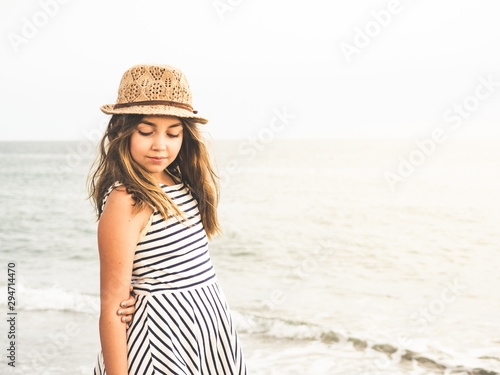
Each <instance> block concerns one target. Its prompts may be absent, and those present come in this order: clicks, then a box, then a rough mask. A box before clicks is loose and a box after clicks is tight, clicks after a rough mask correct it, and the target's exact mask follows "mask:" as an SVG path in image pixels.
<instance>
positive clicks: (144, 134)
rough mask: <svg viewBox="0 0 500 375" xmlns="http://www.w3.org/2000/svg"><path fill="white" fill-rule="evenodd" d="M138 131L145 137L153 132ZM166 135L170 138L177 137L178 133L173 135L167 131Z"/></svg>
mask: <svg viewBox="0 0 500 375" xmlns="http://www.w3.org/2000/svg"><path fill="white" fill-rule="evenodd" d="M138 132H139V134H140V135H143V136H145V137H147V136H148V135H151V134H153V132H149V133H145V132H141V131H140V130H138ZM167 135H168V136H169V137H170V138H179V134H177V135H174V134H168V133H167Z"/></svg>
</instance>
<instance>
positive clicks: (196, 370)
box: [90, 65, 246, 375]
mask: <svg viewBox="0 0 500 375" xmlns="http://www.w3.org/2000/svg"><path fill="white" fill-rule="evenodd" d="M101 110H102V111H103V112H105V113H107V114H112V115H113V116H112V118H111V120H110V122H109V125H108V127H107V130H106V133H105V135H104V138H103V140H102V142H101V146H100V159H99V161H98V164H97V167H96V169H95V171H94V173H93V174H92V176H91V180H90V181H91V184H90V190H91V197H92V198H93V201H94V203H95V205H96V208H97V211H98V217H99V225H98V246H99V256H100V275H101V276H100V278H101V315H100V319H99V331H100V336H101V347H102V351H101V353H100V354H99V356H98V360H97V364H96V367H95V370H94V374H107V375H127V374H129V375H148V374H156V375H157V374H183V375H188V374H203V375H208V374H214V375H215V374H217V375H222V374H238V375H239V374H246V367H245V363H244V361H243V357H242V353H241V347H240V344H239V341H238V336H237V334H236V331H235V327H234V324H233V322H232V320H231V316H230V313H229V309H228V306H227V304H226V301H225V299H224V295H223V293H222V291H221V289H220V286H219V284H218V282H217V279H216V276H215V273H214V269H213V267H212V264H211V261H210V257H209V253H208V242H207V237H208V238H210V237H211V236H213V235H215V234H217V233H218V232H219V223H218V220H217V212H216V207H217V199H218V188H217V183H216V176H215V174H214V172H213V170H212V168H211V166H210V160H209V155H208V153H207V149H206V148H205V145H204V143H203V140H202V136H201V134H200V131H199V129H198V124H200V123H201V124H205V123H206V122H207V120H206V119H204V118H202V117H199V116H197V115H196V114H197V112H196V111H193V108H192V105H191V92H190V89H189V85H188V82H187V80H186V78H185V76H184V74H183V73H182V72H181V71H180V70H179V69H177V68H175V67H172V66H168V65H137V66H134V67H132V68H131V69H129V70H127V71H126V72H125V74H124V75H123V78H122V80H121V83H120V87H119V90H118V100H117V103H116V104H114V105H113V104H112V105H105V106H103V107H101ZM130 283H132V285H133V288H134V293H135V295H136V299H137V302H136V305H135V307H136V312H135V314H134V318H133V320H132V322H131V323H130V328H129V329H128V330H126V328H125V325H124V324H123V323H122V322H121V321H120V320H119V319H117V318H116V306H118V304H119V303H120V301H122V300H124V299H126V298H127V297H128V294H129V285H130Z"/></svg>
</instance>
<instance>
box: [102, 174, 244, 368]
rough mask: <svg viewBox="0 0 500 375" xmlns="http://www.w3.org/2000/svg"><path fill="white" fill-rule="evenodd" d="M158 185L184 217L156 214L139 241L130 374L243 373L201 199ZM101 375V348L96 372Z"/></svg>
mask: <svg viewBox="0 0 500 375" xmlns="http://www.w3.org/2000/svg"><path fill="white" fill-rule="evenodd" d="M160 186H161V188H162V189H163V190H164V191H165V193H167V194H168V195H169V197H170V198H171V199H172V200H173V201H174V202H175V203H176V204H177V205H178V206H179V207H180V209H181V210H182V211H184V212H185V213H186V214H187V215H186V217H187V220H185V221H184V222H182V223H180V222H179V221H178V220H177V219H176V218H175V217H169V219H168V220H167V221H165V220H164V219H163V218H162V216H161V215H160V213H159V212H157V211H155V212H154V213H153V214H152V217H151V219H150V222H149V229H147V233H146V235H145V236H144V237H143V238H142V239H141V240H140V242H139V243H138V244H137V248H136V250H135V256H134V264H133V271H132V284H133V286H134V293H135V294H136V299H137V302H136V312H135V314H134V316H133V320H132V323H131V325H130V328H129V329H128V330H127V346H128V374H129V375H153V374H154V375H167V374H168V375H171V374H175V375H177V374H182V375H195V374H199V375H209V374H210V375H212V374H213V375H243V374H246V366H245V362H244V359H243V356H242V351H241V347H240V344H239V341H238V335H237V333H236V330H235V327H234V323H233V321H232V319H231V315H230V311H229V308H228V306H227V303H226V300H225V297H224V294H223V292H222V290H221V288H220V286H219V284H218V282H217V279H216V275H215V272H214V268H213V266H212V263H211V261H210V256H209V253H208V241H207V236H206V233H205V230H204V229H203V225H202V222H201V219H200V214H199V211H198V203H197V201H196V200H195V199H194V198H193V196H192V195H191V194H190V192H189V190H188V188H187V187H186V186H185V185H184V184H183V183H180V184H177V185H171V186H167V185H160ZM111 190H112V188H110V190H109V191H110V192H111ZM117 319H118V316H117ZM104 374H106V370H105V367H104V361H103V356H102V351H101V353H99V355H98V357H97V363H96V366H95V368H94V375H104Z"/></svg>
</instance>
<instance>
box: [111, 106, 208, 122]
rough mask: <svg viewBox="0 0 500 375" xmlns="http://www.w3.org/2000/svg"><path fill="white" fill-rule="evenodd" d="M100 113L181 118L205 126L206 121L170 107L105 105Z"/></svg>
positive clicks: (190, 113)
mask: <svg viewBox="0 0 500 375" xmlns="http://www.w3.org/2000/svg"><path fill="white" fill-rule="evenodd" d="M101 111H103V112H104V113H106V114H108V115H125V114H128V115H149V116H174V117H181V118H189V119H193V120H195V121H196V122H198V123H200V124H206V123H207V122H208V120H207V119H206V118H203V117H199V116H196V115H195V114H194V113H193V112H191V111H188V110H187V109H183V108H178V107H172V106H168V105H154V106H153V105H152V106H144V105H141V106H139V105H137V106H130V107H124V108H115V105H114V104H106V105H103V106H102V107H101Z"/></svg>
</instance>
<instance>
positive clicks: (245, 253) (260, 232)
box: [0, 140, 500, 375]
mask: <svg viewBox="0 0 500 375" xmlns="http://www.w3.org/2000/svg"><path fill="white" fill-rule="evenodd" d="M498 143H499V142H498V141H486V140H485V141H480V140H476V141H472V140H469V141H465V140H461V141H459V140H448V141H447V143H443V144H440V145H437V147H436V148H435V149H433V150H432V152H428V153H427V154H424V152H423V151H422V152H421V153H420V154H418V150H419V148H418V146H417V145H416V144H415V143H414V142H412V141H409V140H321V141H319V140H318V141H306V140H304V141H298V140H290V141H278V140H274V141H272V142H270V143H268V144H265V145H264V144H262V145H259V147H258V148H255V149H253V150H250V149H249V148H248V147H247V146H248V144H246V143H245V141H238V140H235V141H214V142H213V144H212V147H211V148H212V150H213V155H214V158H215V161H216V164H217V170H218V173H219V175H220V176H221V202H220V208H219V214H220V219H221V223H222V227H223V235H222V236H221V237H219V238H216V239H214V240H213V241H212V242H211V244H210V252H211V256H212V260H213V263H214V266H215V268H216V272H217V274H218V278H219V281H220V283H221V285H222V288H223V290H224V292H225V294H226V297H227V299H228V301H229V304H230V307H231V310H232V312H233V315H234V319H235V322H236V325H237V328H238V331H239V333H240V336H241V342H242V346H243V349H244V355H245V357H246V361H247V365H248V370H249V374H257V375H259V374H262V375H264V374H317V375H322V374H352V375H357V374H367V375H368V374H494V373H497V372H500V298H499V293H500V292H499V290H500V272H499V269H500V258H499V257H498V251H499V250H500V249H499V245H498V244H499V243H500V231H499V228H500V227H499V224H500V200H499V199H498V192H499V191H500V168H499V165H500V152H499V151H498V150H499V147H498V146H499V144H498ZM250 151H252V152H250ZM94 152H95V146H94V145H92V144H89V143H88V142H85V141H82V142H25V143H19V142H4V143H0V181H1V184H2V188H1V194H0V198H1V207H2V210H1V211H0V225H1V226H0V240H1V243H2V246H1V250H0V254H1V257H0V259H1V261H2V264H1V267H2V268H3V269H4V271H5V272H4V277H3V278H0V290H4V297H0V311H1V313H2V314H3V317H2V319H1V322H2V323H1V324H0V330H1V331H0V332H4V334H0V337H3V339H1V340H0V347H1V348H2V352H3V353H6V349H7V348H8V340H7V338H6V335H7V330H8V327H7V323H6V319H7V291H6V284H7V263H8V262H15V264H16V277H17V279H16V298H17V303H18V304H17V312H18V316H17V327H16V328H17V332H16V333H17V341H16V363H15V364H16V368H15V369H14V368H11V367H9V366H8V365H7V362H8V360H7V358H6V355H2V356H1V358H0V366H1V370H0V373H2V374H4V373H15V374H54V375H59V374H61V375H62V374H68V373H71V374H90V373H92V369H93V365H94V362H95V358H96V355H97V352H98V351H99V349H100V346H99V336H98V326H97V319H98V313H99V297H98V288H99V263H98V253H97V246H96V235H95V233H96V222H95V215H94V213H93V210H92V207H91V205H90V203H89V201H88V200H86V191H85V185H86V176H87V174H88V170H89V167H90V164H91V162H92V160H93V155H94ZM417 156H418V157H417Z"/></svg>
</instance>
